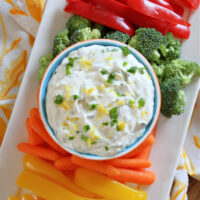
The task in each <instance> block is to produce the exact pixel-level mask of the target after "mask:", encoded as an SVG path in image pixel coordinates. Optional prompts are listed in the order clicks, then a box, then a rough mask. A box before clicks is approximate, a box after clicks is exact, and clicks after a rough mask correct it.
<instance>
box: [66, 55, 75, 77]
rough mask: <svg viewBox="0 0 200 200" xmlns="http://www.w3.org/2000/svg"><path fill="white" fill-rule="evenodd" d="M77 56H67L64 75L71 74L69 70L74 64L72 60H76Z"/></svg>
mask: <svg viewBox="0 0 200 200" xmlns="http://www.w3.org/2000/svg"><path fill="white" fill-rule="evenodd" d="M77 59H78V57H73V58H69V59H68V60H69V61H68V63H67V64H66V75H69V74H71V72H70V68H72V67H73V66H74V62H75V60H77Z"/></svg>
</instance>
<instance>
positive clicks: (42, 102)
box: [38, 39, 161, 160]
mask: <svg viewBox="0 0 200 200" xmlns="http://www.w3.org/2000/svg"><path fill="white" fill-rule="evenodd" d="M91 45H101V46H114V47H119V48H122V47H124V46H125V47H128V48H129V50H130V52H131V54H132V55H133V56H135V58H136V59H137V60H138V61H139V62H140V63H142V64H143V65H144V66H145V68H146V70H147V71H148V74H149V75H150V77H151V79H152V81H153V85H154V109H153V116H152V118H151V120H150V122H149V123H148V125H147V126H146V128H145V131H144V132H143V134H142V135H141V136H139V137H138V138H137V139H136V140H135V141H134V142H133V143H132V144H130V145H129V146H127V147H126V148H124V149H123V150H122V151H121V152H119V153H117V154H115V155H113V156H98V155H93V154H88V153H82V152H78V151H75V150H73V149H70V148H68V147H66V146H64V145H62V144H61V143H60V142H59V140H58V139H57V137H56V135H55V133H54V132H53V130H52V128H51V126H50V125H49V123H48V117H47V113H46V92H47V87H48V83H49V81H50V79H51V77H52V75H53V74H54V71H55V70H56V69H57V67H58V66H59V65H60V64H61V63H62V61H63V59H64V58H66V57H67V56H68V55H69V53H71V52H72V51H76V50H78V49H80V48H82V47H88V46H91ZM38 97H39V98H38V101H39V102H38V103H39V111H40V116H41V119H42V122H43V124H44V126H45V129H46V130H47V132H48V133H49V135H50V136H51V137H52V139H53V140H54V141H55V142H56V143H57V144H58V145H59V146H61V147H62V148H63V149H64V150H66V151H67V152H70V153H71V154H74V155H76V156H79V157H82V158H86V159H92V160H109V159H113V158H117V157H121V156H123V155H125V154H127V153H128V152H130V151H132V150H133V149H135V148H136V147H137V146H139V145H140V144H141V143H142V142H143V141H144V140H145V139H146V137H147V136H148V135H149V134H150V133H151V131H152V129H153V128H154V126H155V125H156V122H157V120H158V116H159V113H160V104H161V100H160V99H161V97H160V88H159V83H158V80H157V77H156V75H155V73H154V71H153V69H152V67H151V65H150V64H149V62H148V61H147V60H146V58H144V57H143V56H142V55H141V54H140V53H139V52H138V51H136V50H135V49H133V48H131V47H130V46H128V45H126V44H123V43H121V42H117V41H114V40H109V39H95V40H87V41H83V42H79V43H76V44H75V45H72V46H70V47H68V48H66V49H65V50H64V51H62V52H61V53H60V54H59V55H58V56H56V57H55V58H54V59H53V61H52V62H51V63H50V65H49V66H48V68H47V70H46V71H45V74H44V76H43V78H42V81H41V84H40V89H39V96H38Z"/></svg>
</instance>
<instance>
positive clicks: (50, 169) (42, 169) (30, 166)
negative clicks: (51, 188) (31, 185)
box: [23, 154, 97, 198]
mask: <svg viewBox="0 0 200 200" xmlns="http://www.w3.org/2000/svg"><path fill="white" fill-rule="evenodd" d="M23 165H24V168H25V169H27V170H31V171H33V172H35V173H37V174H39V175H41V176H43V177H45V178H47V179H49V180H51V181H53V182H55V183H56V184H58V185H60V186H62V187H64V188H66V189H68V190H70V191H71V192H73V193H75V194H77V195H81V196H84V197H90V198H95V197H97V195H95V194H93V193H92V192H89V191H86V190H85V189H82V188H81V187H79V186H77V185H76V184H75V183H74V182H73V181H72V180H70V178H68V177H67V176H65V175H64V174H63V173H62V172H60V171H59V170H57V169H56V168H55V167H54V166H53V165H51V164H50V163H48V162H46V161H44V160H42V159H40V158H38V157H35V156H33V155H29V154H27V155H25V156H24V158H23Z"/></svg>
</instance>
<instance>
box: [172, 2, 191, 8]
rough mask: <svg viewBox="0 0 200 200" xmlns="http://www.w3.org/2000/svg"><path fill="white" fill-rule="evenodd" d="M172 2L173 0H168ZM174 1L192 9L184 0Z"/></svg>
mask: <svg viewBox="0 0 200 200" xmlns="http://www.w3.org/2000/svg"><path fill="white" fill-rule="evenodd" d="M171 2H174V0H170V3H171ZM176 3H178V4H179V5H180V6H185V7H187V8H190V9H193V8H192V5H191V4H189V3H188V2H187V1H186V0H176Z"/></svg>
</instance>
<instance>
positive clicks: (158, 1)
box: [150, 0, 173, 10]
mask: <svg viewBox="0 0 200 200" xmlns="http://www.w3.org/2000/svg"><path fill="white" fill-rule="evenodd" d="M150 1H151V2H153V3H155V4H157V5H160V6H162V7H164V8H167V9H169V10H173V8H172V6H171V5H170V3H169V2H167V1H164V0H150Z"/></svg>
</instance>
